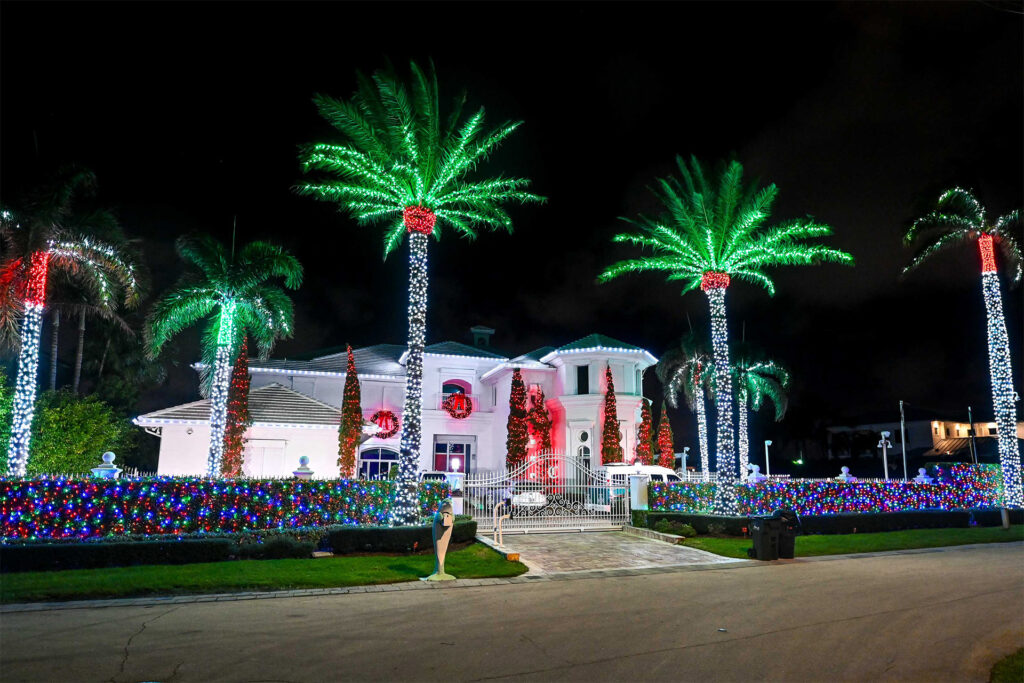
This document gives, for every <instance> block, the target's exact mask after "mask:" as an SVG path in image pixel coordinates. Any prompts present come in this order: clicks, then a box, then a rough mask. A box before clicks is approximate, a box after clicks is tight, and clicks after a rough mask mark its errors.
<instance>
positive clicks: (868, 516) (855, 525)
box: [634, 509, 1024, 536]
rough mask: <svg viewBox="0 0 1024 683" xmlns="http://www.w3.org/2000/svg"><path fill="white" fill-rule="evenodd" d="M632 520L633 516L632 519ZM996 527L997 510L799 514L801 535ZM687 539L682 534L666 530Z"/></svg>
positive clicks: (696, 519) (1021, 514) (699, 528)
mask: <svg viewBox="0 0 1024 683" xmlns="http://www.w3.org/2000/svg"><path fill="white" fill-rule="evenodd" d="M645 517H646V520H647V522H648V528H651V529H654V530H655V531H661V530H662V529H663V528H672V527H681V526H682V525H690V526H692V527H693V529H694V531H696V532H697V533H698V534H711V535H714V536H744V535H746V532H744V529H749V527H750V519H751V518H750V517H725V516H720V515H691V514H684V513H679V512H649V513H647V515H646V516H645ZM635 519H636V518H635V517H634V520H635ZM972 519H973V520H974V522H975V523H976V524H977V525H978V526H999V525H1000V524H1002V518H1001V516H1000V511H999V510H998V509H978V510H912V511H909V512H859V513H844V514H839V515H800V527H801V532H802V533H805V534H853V533H871V532H879V531H900V530H903V529H948V528H954V527H967V526H970V524H971V520H972ZM1010 523H1011V524H1024V510H1010ZM666 533H676V534H679V535H681V536H690V534H687V533H685V532H683V531H668V532H666Z"/></svg>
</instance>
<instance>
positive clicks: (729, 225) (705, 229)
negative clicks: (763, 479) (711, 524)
mask: <svg viewBox="0 0 1024 683" xmlns="http://www.w3.org/2000/svg"><path fill="white" fill-rule="evenodd" d="M676 162H677V166H678V167H679V176H678V177H676V176H670V177H668V178H662V179H659V180H658V188H657V189H656V190H655V191H654V193H655V195H656V196H657V198H658V200H659V201H660V202H661V204H662V205H663V206H664V209H665V211H664V213H663V214H662V215H661V216H658V217H648V216H644V215H640V216H639V217H638V218H637V219H635V220H633V219H625V220H626V221H627V222H628V223H630V224H631V225H633V226H634V227H635V228H636V231H635V232H631V233H623V234H619V235H616V236H615V238H614V241H615V242H628V243H630V244H633V245H635V246H639V247H641V248H644V249H649V250H651V255H650V256H645V257H640V258H634V259H629V260H625V261H619V262H618V263H615V264H614V265H612V266H610V267H608V268H607V269H606V270H605V271H604V272H603V273H602V274H601V275H600V280H601V281H607V280H611V279H613V278H616V277H619V276H621V275H625V274H626V273H640V272H647V271H660V272H666V273H668V278H667V279H668V280H669V281H679V282H681V283H682V286H683V293H684V294H685V293H687V292H689V291H692V290H695V289H697V288H698V287H699V288H700V289H701V290H702V291H703V292H704V294H705V296H707V300H708V307H709V309H710V312H711V347H712V355H713V358H714V366H715V388H716V392H715V406H716V408H717V415H716V420H717V422H716V426H717V429H716V434H715V437H716V438H715V441H716V443H715V466H716V470H717V479H718V482H719V485H718V486H717V487H716V493H715V505H714V509H715V511H716V512H718V513H720V514H736V511H737V507H736V489H735V486H734V484H735V482H736V478H737V475H738V463H737V460H736V445H735V430H734V428H733V391H732V376H731V373H732V367H731V365H730V363H729V335H728V324H727V318H726V307H725V291H726V289H727V288H728V287H729V284H730V283H731V282H732V278H738V279H740V280H745V281H747V282H751V283H753V284H757V285H761V286H762V287H764V288H765V289H767V290H768V292H769V294H774V293H775V285H774V284H773V283H772V281H771V279H770V278H769V277H768V276H767V275H765V273H764V269H765V268H767V267H770V266H780V265H810V264H814V263H818V262H821V261H834V262H838V263H847V264H852V263H853V257H852V256H850V255H849V254H847V253H846V252H844V251H841V250H839V249H834V248H831V247H826V246H822V245H816V244H808V243H807V240H808V239H810V238H818V237H824V236H826V235H830V234H831V233H832V229H831V228H829V227H828V226H827V225H823V224H820V223H816V222H815V221H813V220H811V219H798V220H792V221H786V222H783V223H776V224H774V225H770V224H769V223H768V217H769V215H770V213H771V207H772V203H773V202H774V201H775V197H776V196H777V194H778V190H777V189H776V187H775V185H768V186H767V187H764V188H762V189H760V190H759V189H757V187H756V185H744V183H743V167H742V166H741V165H740V163H739V162H737V161H732V162H730V163H728V164H725V165H724V166H723V168H722V171H721V172H720V173H719V174H718V177H717V178H708V174H707V172H706V171H705V170H704V168H702V167H701V165H700V163H699V162H698V161H697V160H696V159H695V158H691V159H690V162H689V163H687V162H686V161H684V160H683V159H682V158H681V157H677V159H676Z"/></svg>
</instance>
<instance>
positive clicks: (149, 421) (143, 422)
mask: <svg viewBox="0 0 1024 683" xmlns="http://www.w3.org/2000/svg"><path fill="white" fill-rule="evenodd" d="M132 423H133V424H134V425H136V426H138V427H162V426H164V425H192V426H198V427H201V426H209V424H210V421H209V420H170V419H167V418H161V417H151V418H146V419H142V416H139V417H136V418H134V419H133V420H132ZM251 427H271V428H277V429H290V428H298V429H333V430H335V431H337V429H338V425H336V424H309V423H304V422H253V423H252V425H250V428H251Z"/></svg>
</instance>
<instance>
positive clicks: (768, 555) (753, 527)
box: [747, 517, 782, 560]
mask: <svg viewBox="0 0 1024 683" xmlns="http://www.w3.org/2000/svg"><path fill="white" fill-rule="evenodd" d="M781 527H782V522H781V520H779V519H776V518H774V517H753V518H751V520H750V537H751V539H753V541H754V547H753V548H751V549H749V550H748V551H747V555H749V556H750V557H752V558H754V559H755V560H777V559H779V529H780V528H781Z"/></svg>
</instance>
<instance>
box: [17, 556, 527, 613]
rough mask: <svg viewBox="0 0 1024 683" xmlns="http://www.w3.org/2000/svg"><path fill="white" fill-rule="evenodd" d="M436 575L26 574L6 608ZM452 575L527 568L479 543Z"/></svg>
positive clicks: (365, 560) (294, 570)
mask: <svg viewBox="0 0 1024 683" xmlns="http://www.w3.org/2000/svg"><path fill="white" fill-rule="evenodd" d="M433 570H434V555H433V553H429V554H428V553H424V554H420V555H399V556H390V555H366V556H356V557H330V558H320V559H315V560H313V559H309V560H239V561H231V562H205V563H199V564H184V565H144V566H138V567H113V568H110V569H74V570H69V571H57V572H24V573H14V574H3V575H0V602H34V601H44V600H81V599H87V598H127V597H137V596H146V595H183V594H187V593H228V592H232V591H271V590H293V589H297V588H336V587H340V586H364V585H369V584H379V583H396V582H399V581H414V580H416V579H417V578H419V577H421V576H427V575H428V574H431V573H432V572H433ZM445 571H447V572H448V573H449V574H454V575H455V576H456V577H458V578H460V579H480V578H488V577H503V576H518V575H519V574H522V573H523V572H525V571H526V565H524V564H522V563H520V562H509V561H508V560H506V559H505V558H504V557H502V556H501V555H500V554H498V553H497V552H495V551H494V550H492V549H491V548H488V547H487V546H485V545H483V544H480V543H474V544H473V545H470V546H468V547H465V548H462V549H459V550H454V551H452V552H450V553H448V557H447V558H446V561H445Z"/></svg>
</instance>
